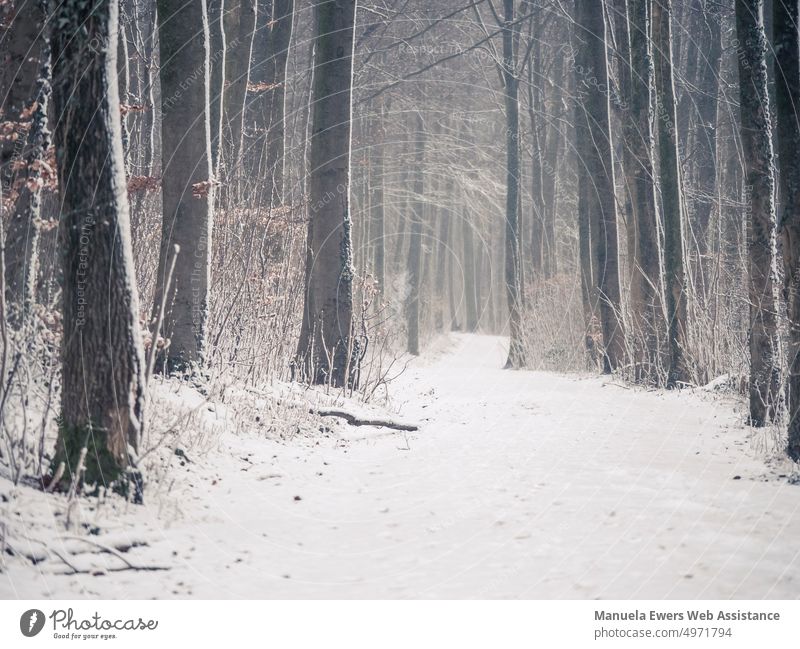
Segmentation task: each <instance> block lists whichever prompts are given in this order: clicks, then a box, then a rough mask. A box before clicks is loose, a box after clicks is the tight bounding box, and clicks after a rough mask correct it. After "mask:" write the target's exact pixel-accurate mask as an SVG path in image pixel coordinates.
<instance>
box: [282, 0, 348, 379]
mask: <svg viewBox="0 0 800 649" xmlns="http://www.w3.org/2000/svg"><path fill="white" fill-rule="evenodd" d="M355 12H356V0H329V1H326V2H320V3H317V4H316V5H315V6H314V14H315V18H316V30H317V31H316V56H315V59H314V89H313V111H314V112H313V131H312V136H311V159H310V167H311V168H310V171H309V175H310V177H309V180H308V190H309V201H310V215H309V216H310V219H309V223H308V244H307V259H306V292H305V304H304V308H303V323H302V326H301V330H300V341H299V344H298V348H297V357H298V359H297V365H298V366H299V369H300V374H301V377H302V378H305V379H306V380H308V381H310V382H312V383H321V384H330V385H334V386H346V385H353V384H354V383H355V382H356V381H357V376H358V361H359V356H360V349H359V345H358V342H357V341H356V340H355V337H354V335H353V274H354V269H353V246H352V241H351V220H350V138H351V131H350V128H351V126H350V125H351V113H352V102H351V93H352V83H353V31H354V27H355Z"/></svg>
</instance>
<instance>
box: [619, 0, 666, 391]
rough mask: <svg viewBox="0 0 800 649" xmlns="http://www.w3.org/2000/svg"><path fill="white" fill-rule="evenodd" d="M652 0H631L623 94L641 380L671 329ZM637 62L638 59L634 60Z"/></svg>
mask: <svg viewBox="0 0 800 649" xmlns="http://www.w3.org/2000/svg"><path fill="white" fill-rule="evenodd" d="M647 5H648V0H629V2H628V10H629V14H628V24H629V28H627V29H626V30H625V34H624V35H625V36H629V39H630V40H629V42H630V58H628V57H627V56H626V57H625V62H624V63H623V66H624V65H630V66H631V68H630V69H631V70H635V71H636V72H635V74H631V75H629V84H630V85H629V88H628V92H627V93H626V94H623V97H624V99H625V101H626V102H627V104H628V107H629V109H628V114H627V115H626V117H625V121H624V125H623V138H624V140H625V144H624V147H625V149H626V151H627V152H628V153H627V157H626V159H625V173H626V176H627V178H628V180H627V189H628V192H629V195H630V199H631V207H632V222H631V223H630V224H629V227H631V228H632V229H633V237H632V239H633V256H632V259H631V261H630V263H631V266H632V282H631V313H632V316H633V325H634V328H635V336H636V339H635V341H634V350H635V354H636V358H635V362H636V374H637V378H638V379H640V380H646V381H655V380H656V379H657V376H658V369H659V368H660V366H661V360H660V354H659V352H660V350H659V347H658V341H659V340H660V339H661V338H662V334H663V333H664V331H665V329H666V327H665V322H664V311H663V305H662V304H661V287H662V284H661V255H660V251H659V242H658V222H657V220H658V216H657V212H656V193H655V182H654V179H655V173H654V170H653V129H652V123H651V115H652V104H651V100H650V94H651V89H652V87H653V74H654V73H653V59H652V56H651V53H650V44H649V39H648V34H649V33H650V17H649V13H648V6H647ZM634 61H635V63H634Z"/></svg>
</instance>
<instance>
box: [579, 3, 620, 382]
mask: <svg viewBox="0 0 800 649" xmlns="http://www.w3.org/2000/svg"><path fill="white" fill-rule="evenodd" d="M603 8H604V3H603V2H585V1H584V0H576V13H577V16H576V19H577V27H576V36H577V40H578V45H577V46H578V49H579V50H582V52H581V54H580V56H579V61H580V64H579V65H578V66H576V74H577V83H578V93H579V96H580V102H581V108H582V110H581V111H580V113H579V121H580V122H582V123H581V124H579V125H578V129H577V130H578V135H579V143H578V144H579V148H578V155H579V156H580V159H579V161H578V164H579V165H585V167H586V173H587V178H586V181H587V182H588V187H587V189H586V197H585V200H586V211H587V212H588V215H589V220H590V228H589V231H590V233H591V241H592V263H593V273H594V281H595V285H596V286H595V287H594V290H595V292H596V293H597V297H596V298H595V299H594V301H596V303H597V304H598V307H599V308H598V312H599V316H600V325H601V327H602V332H603V347H604V351H605V355H604V359H603V365H604V371H606V372H611V371H613V370H614V369H616V368H617V367H619V366H620V365H621V364H622V363H623V362H624V357H625V340H624V332H623V329H622V321H621V319H620V313H621V311H620V285H619V259H618V242H617V206H616V199H615V196H614V192H615V185H614V159H613V153H612V148H611V122H610V117H609V94H608V92H607V91H606V90H605V89H606V88H608V87H609V86H608V84H609V80H608V55H607V48H606V23H605V16H604V14H603Z"/></svg>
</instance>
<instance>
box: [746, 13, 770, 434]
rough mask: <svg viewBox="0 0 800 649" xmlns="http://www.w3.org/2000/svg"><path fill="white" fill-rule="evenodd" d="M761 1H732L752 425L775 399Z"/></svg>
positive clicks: (763, 417) (766, 418)
mask: <svg viewBox="0 0 800 649" xmlns="http://www.w3.org/2000/svg"><path fill="white" fill-rule="evenodd" d="M761 9H762V2H761V0H736V38H737V41H738V47H737V52H738V57H737V58H738V60H739V101H740V106H741V137H742V148H743V150H744V162H745V205H746V210H747V219H748V223H747V225H748V268H749V287H748V297H749V300H750V336H749V340H750V421H751V424H752V425H754V426H763V425H764V424H766V423H768V422H769V421H771V420H773V419H774V417H775V415H776V411H777V407H778V398H779V368H780V361H779V339H778V332H777V313H776V295H775V270H776V268H775V203H774V191H775V183H774V179H773V176H772V164H773V154H772V137H771V124H770V112H769V98H768V95H767V64H766V59H765V56H766V48H767V42H766V38H765V35H764V22H763V16H762V13H761Z"/></svg>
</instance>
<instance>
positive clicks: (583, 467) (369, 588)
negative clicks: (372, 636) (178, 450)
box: [0, 335, 800, 598]
mask: <svg viewBox="0 0 800 649" xmlns="http://www.w3.org/2000/svg"><path fill="white" fill-rule="evenodd" d="M451 340H452V344H451V346H450V349H448V350H445V352H444V353H442V355H440V356H439V357H438V358H433V359H431V358H427V359H426V358H422V359H420V361H419V362H418V363H415V364H414V365H412V366H411V368H410V369H409V371H408V372H407V373H406V374H405V375H404V376H403V377H402V378H401V379H400V380H399V383H400V385H399V386H396V387H395V392H396V396H395V402H397V403H403V402H404V406H403V408H402V414H403V417H404V418H405V419H409V420H415V421H419V422H421V423H422V424H423V426H422V429H421V430H420V431H419V432H417V433H408V434H403V433H392V434H389V433H386V434H381V431H380V430H377V429H376V430H372V431H369V432H367V434H364V433H365V430H364V429H349V431H347V432H349V433H350V434H351V435H352V436H351V437H350V438H349V439H348V440H347V441H341V440H339V441H336V440H333V439H326V440H322V441H321V442H320V445H313V444H311V443H305V444H302V445H299V446H295V445H286V444H283V445H281V444H277V443H274V442H269V441H265V440H263V439H259V438H256V437H254V436H253V437H250V436H247V435H244V436H241V437H236V436H234V435H227V436H226V437H225V438H224V440H223V451H221V452H215V453H214V454H212V455H211V456H209V458H207V460H206V461H205V462H204V463H201V464H202V466H201V467H198V468H196V469H195V471H196V472H197V473H196V475H195V476H194V477H193V478H192V484H193V486H192V490H191V491H189V492H188V493H191V494H192V499H191V500H188V501H187V502H183V503H181V507H180V511H178V512H176V513H170V512H164V511H162V512H160V513H159V512H158V511H155V510H154V508H151V507H148V508H133V509H134V511H132V512H129V513H128V514H127V516H128V518H126V519H125V520H124V525H125V526H126V528H127V529H134V528H135V534H136V535H137V536H144V537H146V538H147V540H148V542H149V546H148V547H144V548H136V549H134V550H131V552H130V553H128V555H126V556H128V557H129V558H131V560H133V559H134V558H135V560H136V561H137V562H138V563H153V564H160V563H164V562H168V563H170V564H171V565H173V568H172V569H171V570H170V571H168V572H149V573H132V572H123V573H115V574H113V575H110V576H103V577H91V576H86V575H77V576H69V577H67V576H54V575H53V574H51V573H43V572H38V573H36V574H34V571H35V569H34V568H22V567H21V566H18V565H12V566H11V567H10V569H9V571H8V573H7V574H6V575H0V594H2V595H3V596H6V597H14V596H17V597H40V596H51V597H77V596H81V595H83V596H87V597H97V596H100V597H120V598H130V597H139V598H149V597H205V598H217V597H241V598H266V597H276V598H293V597H297V598H304V597H316V598H329V597H330V598H417V597H441V598H555V597H561V598H598V597H599V598H663V597H671V598H694V597H706V598H729V597H734V598H762V597H772V598H792V597H797V596H798V594H800V558H798V552H799V550H798V548H799V547H800V546H798V543H797V539H798V538H800V515H798V513H799V512H798V509H799V508H800V487H797V486H791V485H789V484H788V483H787V482H786V481H785V480H779V479H777V478H775V477H774V475H772V474H771V473H770V471H769V470H768V469H767V467H766V466H765V465H764V463H763V462H762V461H761V460H759V459H758V457H757V454H756V453H755V451H754V450H752V448H751V444H750V443H749V442H748V441H747V440H748V435H749V434H750V432H749V430H748V429H746V428H744V427H743V426H741V424H740V423H739V422H740V421H741V416H740V415H737V414H736V413H734V408H733V403H732V401H730V400H728V399H721V398H718V397H713V396H711V395H708V394H693V393H690V392H683V393H680V394H678V393H663V392H645V391H641V390H634V389H626V388H623V387H621V386H618V385H614V384H613V383H612V382H611V381H610V380H608V379H604V378H596V377H592V378H577V377H570V376H562V375H555V374H550V373H540V372H523V371H507V370H506V371H504V370H501V369H499V368H500V367H501V365H502V363H503V361H504V360H505V347H504V340H503V339H501V338H495V337H489V336H479V335H455V336H453V337H452V339H451ZM384 432H385V431H384ZM248 453H251V454H252V455H251V456H250V459H251V461H252V463H246V462H244V461H243V460H242V459H241V458H242V457H244V456H246V455H247V454H248ZM253 463H254V464H253ZM773 473H774V472H773ZM735 476H740V478H739V479H734V478H735ZM220 478H221V479H220ZM213 480H216V481H217V482H216V484H212V482H213ZM295 497H299V500H298V499H296V498H295Z"/></svg>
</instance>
